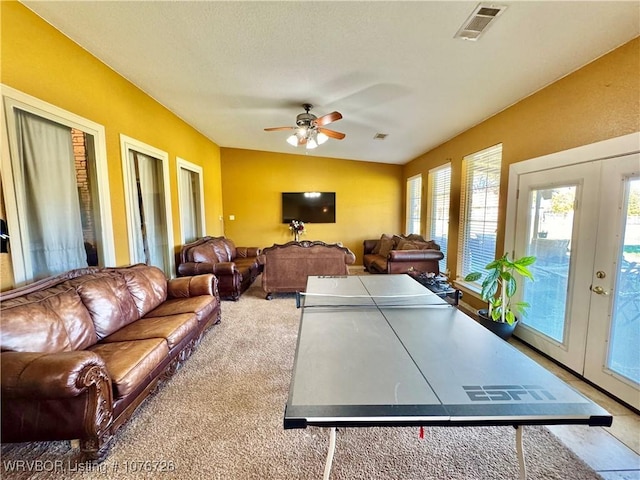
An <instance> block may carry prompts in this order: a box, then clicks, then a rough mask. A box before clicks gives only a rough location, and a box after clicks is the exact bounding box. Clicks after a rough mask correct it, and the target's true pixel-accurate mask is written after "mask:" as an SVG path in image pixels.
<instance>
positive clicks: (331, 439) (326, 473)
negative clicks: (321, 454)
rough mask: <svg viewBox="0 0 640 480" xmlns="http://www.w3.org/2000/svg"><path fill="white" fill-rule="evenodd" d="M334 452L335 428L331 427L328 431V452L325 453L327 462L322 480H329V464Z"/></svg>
mask: <svg viewBox="0 0 640 480" xmlns="http://www.w3.org/2000/svg"><path fill="white" fill-rule="evenodd" d="M335 450H336V427H331V430H330V431H329V451H328V452H327V461H326V463H325V464H324V476H323V477H322V478H323V480H329V475H331V464H332V463H333V452H335Z"/></svg>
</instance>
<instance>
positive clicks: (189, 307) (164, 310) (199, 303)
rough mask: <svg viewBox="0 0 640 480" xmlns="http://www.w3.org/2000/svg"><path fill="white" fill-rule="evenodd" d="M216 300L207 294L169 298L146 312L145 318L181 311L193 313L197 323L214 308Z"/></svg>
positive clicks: (176, 313) (165, 315) (205, 317)
mask: <svg viewBox="0 0 640 480" xmlns="http://www.w3.org/2000/svg"><path fill="white" fill-rule="evenodd" d="M216 305H217V300H216V298H215V297H211V296H209V295H200V296H198V297H190V298H169V299H168V300H167V301H166V302H164V303H163V304H162V305H160V306H158V307H157V308H155V309H153V310H151V311H150V312H149V313H147V315H146V317H145V318H155V317H167V316H170V315H178V314H181V313H195V314H196V318H197V319H198V323H200V322H202V321H205V320H206V319H207V318H208V317H209V316H210V315H211V312H213V311H214V310H215V308H216Z"/></svg>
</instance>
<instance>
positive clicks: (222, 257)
mask: <svg viewBox="0 0 640 480" xmlns="http://www.w3.org/2000/svg"><path fill="white" fill-rule="evenodd" d="M211 247H212V248H213V252H214V254H215V256H216V258H217V259H218V261H219V262H230V261H231V255H229V250H228V249H227V246H226V244H225V242H224V239H221V238H218V239H215V240H212V241H211Z"/></svg>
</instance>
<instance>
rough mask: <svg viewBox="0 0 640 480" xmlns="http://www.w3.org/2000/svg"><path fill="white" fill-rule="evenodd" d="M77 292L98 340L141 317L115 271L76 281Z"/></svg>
mask: <svg viewBox="0 0 640 480" xmlns="http://www.w3.org/2000/svg"><path fill="white" fill-rule="evenodd" d="M77 292H78V294H79V295H80V298H82V302H83V303H84V305H85V306H86V307H87V309H88V310H89V313H90V314H91V318H92V320H93V324H94V325H95V329H96V333H97V335H98V340H101V339H103V338H104V337H106V336H107V335H110V334H112V333H113V332H115V331H116V330H120V329H121V328H122V327H124V326H125V325H128V324H130V323H131V322H134V321H136V320H138V319H139V318H140V312H139V311H138V307H137V306H136V304H135V302H134V299H133V297H132V296H131V293H130V292H129V289H128V288H127V284H126V282H125V280H124V278H123V277H122V275H120V274H118V273H115V272H113V273H112V274H111V275H107V274H105V275H102V276H101V277H99V278H90V279H88V280H87V281H85V282H82V283H79V285H78V286H77Z"/></svg>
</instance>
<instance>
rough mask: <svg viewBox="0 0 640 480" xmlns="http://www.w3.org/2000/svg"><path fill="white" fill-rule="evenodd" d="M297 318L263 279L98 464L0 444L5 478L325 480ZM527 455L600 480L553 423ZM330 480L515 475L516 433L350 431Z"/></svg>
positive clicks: (540, 474) (545, 467) (535, 467)
mask: <svg viewBox="0 0 640 480" xmlns="http://www.w3.org/2000/svg"><path fill="white" fill-rule="evenodd" d="M299 315H300V310H297V309H296V308H295V299H294V297H293V296H291V295H280V296H278V295H276V296H275V298H274V300H272V301H266V300H264V294H263V292H262V290H261V289H260V279H258V281H257V282H256V283H255V284H254V286H253V287H251V289H249V291H247V292H246V293H245V294H244V295H243V296H242V298H241V299H240V301H238V302H224V303H223V313H222V323H221V324H220V325H217V326H215V327H213V329H212V330H210V331H209V333H208V334H207V336H206V337H205V339H204V341H203V343H202V344H201V345H200V347H199V349H198V350H197V352H196V353H195V354H194V355H193V356H192V357H191V358H190V359H189V361H188V362H187V364H186V365H185V367H184V368H182V369H181V370H180V371H179V372H178V373H177V374H176V375H175V376H174V377H173V378H172V379H171V380H170V381H168V382H166V383H165V384H164V385H163V386H162V387H161V388H160V389H159V390H158V392H157V393H156V394H155V395H154V396H152V397H151V398H149V399H148V400H147V401H146V402H145V403H144V404H143V406H142V407H141V408H140V409H138V411H137V412H136V414H135V415H134V417H133V418H132V419H131V421H130V422H129V423H128V424H127V425H125V427H124V428H123V429H121V430H120V432H119V433H118V435H117V437H116V439H115V442H114V444H113V446H112V448H111V452H110V455H109V456H108V457H107V459H106V460H105V461H104V462H103V463H102V464H101V465H100V466H97V467H93V466H90V465H88V464H79V465H76V464H75V460H74V458H76V455H77V451H76V450H74V449H71V448H70V446H69V444H68V442H49V443H35V444H16V445H3V447H2V459H1V461H2V467H1V470H0V476H1V477H2V478H3V479H4V478H6V479H9V478H38V479H40V478H43V479H44V478H47V479H53V478H56V479H58V478H100V479H120V478H152V477H153V478H166V479H169V478H176V479H198V478H202V479H212V480H227V479H320V478H322V472H323V469H324V461H325V456H326V452H327V446H328V432H327V430H325V429H319V428H308V429H306V430H287V431H285V430H284V429H283V427H282V422H283V412H284V406H285V403H286V400H287V395H288V388H289V378H290V372H291V367H292V363H293V355H294V350H295V342H296V336H297V326H298V319H299ZM524 447H525V452H526V461H527V467H528V473H529V476H528V478H529V479H558V480H566V479H569V478H571V479H581V480H589V479H598V478H600V477H599V476H598V475H597V474H596V473H595V472H593V471H592V470H591V469H590V468H589V467H588V466H586V465H585V464H584V463H583V462H582V461H581V460H579V459H578V458H577V457H576V456H575V455H574V454H573V453H572V452H570V451H569V450H568V449H567V448H565V447H564V446H563V445H562V444H561V443H560V442H559V441H558V440H557V439H556V437H554V436H553V435H552V434H551V433H550V432H549V431H548V430H547V429H546V428H544V427H527V428H526V430H525V435H524ZM16 460H24V461H26V462H32V463H24V464H18V463H15V462H16ZM34 461H36V462H35V463H33V462H34ZM38 462H39V463H38ZM144 462H146V463H144ZM154 462H155V463H154ZM12 466H13V467H14V468H15V467H16V466H18V467H20V470H21V471H20V472H18V473H16V472H13V473H10V472H9V471H8V470H9V469H10V468H11V467H12ZM163 467H164V468H165V469H169V470H171V471H168V472H164V473H161V472H158V471H157V470H158V469H161V468H163ZM83 469H84V470H87V469H89V470H90V471H82V470H83ZM331 478H332V479H345V480H347V479H349V480H351V479H404V480H408V479H461V480H462V479H464V480H469V479H483V480H484V479H517V478H518V463H517V458H516V453H515V430H514V429H513V428H511V427H478V428H444V427H440V428H426V429H425V435H424V439H420V438H419V431H418V428H360V429H357V428H351V429H342V430H340V431H339V432H338V441H337V448H336V453H335V458H334V464H333V470H332V476H331Z"/></svg>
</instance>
